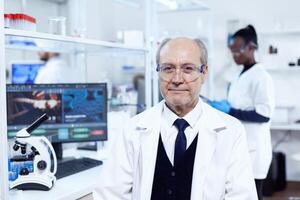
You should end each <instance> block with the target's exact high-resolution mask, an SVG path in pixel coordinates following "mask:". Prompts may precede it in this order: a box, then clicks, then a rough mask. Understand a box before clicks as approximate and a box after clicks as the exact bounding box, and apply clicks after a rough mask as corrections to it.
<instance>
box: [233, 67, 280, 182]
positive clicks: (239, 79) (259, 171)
mask: <svg viewBox="0 0 300 200" xmlns="http://www.w3.org/2000/svg"><path fill="white" fill-rule="evenodd" d="M274 99H275V97H274V88H273V82H272V78H271V76H270V75H269V74H268V73H267V72H266V70H265V69H264V68H263V66H262V64H255V65H254V66H253V67H251V68H250V69H248V70H247V71H245V72H244V73H243V74H242V75H241V76H239V74H238V75H237V76H236V78H235V80H234V81H233V83H232V84H231V86H230V89H229V93H228V101H229V103H230V104H231V106H232V107H233V108H236V109H241V110H255V111H256V112H257V113H258V114H261V115H263V116H265V117H270V118H271V116H272V113H273V110H274V104H275V103H274V101H275V100H274ZM242 123H243V125H244V126H245V129H246V133H247V140H248V146H249V151H250V155H251V159H252V163H253V170H254V177H255V178H256V179H264V178H266V176H267V173H268V170H269V167H270V163H271V159H272V146H271V135H270V122H268V123H251V122H245V121H242Z"/></svg>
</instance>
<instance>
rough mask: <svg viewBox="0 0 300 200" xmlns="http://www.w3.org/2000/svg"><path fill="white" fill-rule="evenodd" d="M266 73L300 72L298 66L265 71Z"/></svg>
mask: <svg viewBox="0 0 300 200" xmlns="http://www.w3.org/2000/svg"><path fill="white" fill-rule="evenodd" d="M266 70H267V71H268V72H300V66H294V67H285V68H280V69H266Z"/></svg>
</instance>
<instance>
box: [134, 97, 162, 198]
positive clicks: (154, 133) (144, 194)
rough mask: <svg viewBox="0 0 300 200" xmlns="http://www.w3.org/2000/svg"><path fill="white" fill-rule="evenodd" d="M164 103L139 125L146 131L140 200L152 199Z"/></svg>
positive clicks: (142, 152)
mask: <svg viewBox="0 0 300 200" xmlns="http://www.w3.org/2000/svg"><path fill="white" fill-rule="evenodd" d="M163 103H164V101H163V102H161V103H160V104H159V105H157V106H156V107H155V108H154V109H153V111H152V112H151V114H149V115H148V116H147V117H145V118H144V119H143V121H141V122H140V123H139V129H144V130H143V131H141V134H140V155H139V162H140V165H141V166H140V169H139V170H140V176H141V177H140V181H141V188H140V189H141V191H140V198H139V199H150V198H151V192H152V182H153V176H154V170H155V163H156V155H157V147H158V139H159V132H160V122H161V113H162V108H163ZM145 128H146V129H145Z"/></svg>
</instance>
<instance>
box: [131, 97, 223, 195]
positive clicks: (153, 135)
mask: <svg viewBox="0 0 300 200" xmlns="http://www.w3.org/2000/svg"><path fill="white" fill-rule="evenodd" d="M164 103H165V101H161V102H160V103H159V104H158V105H156V106H154V107H153V108H151V109H150V110H148V111H145V112H144V113H142V114H141V116H140V117H139V119H140V120H139V121H138V122H137V126H136V130H137V131H138V132H139V133H140V153H139V160H140V162H139V163H140V165H141V166H139V170H140V172H139V173H140V174H141V175H142V176H141V180H140V181H141V182H140V183H141V188H140V199H150V197H151V191H152V183H153V176H154V171H155V162H156V155H157V147H158V139H159V133H160V123H161V116H162V110H163V105H164ZM201 106H202V111H203V113H202V115H201V116H200V119H199V122H198V123H197V126H198V127H197V128H199V129H198V130H199V133H198V134H199V136H198V144H197V150H196V155H195V163H194V172H193V186H192V193H191V199H196V197H197V198H199V197H201V196H203V189H204V186H203V184H204V181H205V176H206V174H207V171H208V167H209V163H210V161H211V159H212V156H213V153H214V150H215V147H216V140H217V135H218V134H220V132H222V131H223V130H224V129H226V126H225V124H224V122H223V121H222V120H220V117H218V114H216V113H217V112H218V111H216V110H215V109H213V108H211V107H210V106H209V105H207V104H206V103H201Z"/></svg>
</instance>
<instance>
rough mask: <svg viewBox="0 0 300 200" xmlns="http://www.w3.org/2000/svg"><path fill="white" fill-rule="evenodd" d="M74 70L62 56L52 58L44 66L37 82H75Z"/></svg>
mask: <svg viewBox="0 0 300 200" xmlns="http://www.w3.org/2000/svg"><path fill="white" fill-rule="evenodd" d="M75 80H76V78H75V77H74V73H73V70H72V69H71V68H70V67H69V66H68V65H67V63H66V62H65V61H64V60H63V59H61V58H60V57H53V58H50V59H49V60H48V61H47V62H46V64H45V66H44V67H42V68H41V69H40V70H39V72H38V74H37V76H36V78H35V81H34V82H35V83H36V84H39V83H74V82H75Z"/></svg>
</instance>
